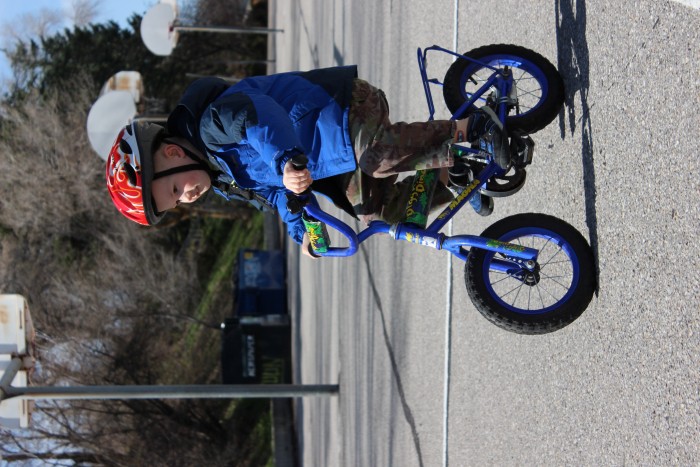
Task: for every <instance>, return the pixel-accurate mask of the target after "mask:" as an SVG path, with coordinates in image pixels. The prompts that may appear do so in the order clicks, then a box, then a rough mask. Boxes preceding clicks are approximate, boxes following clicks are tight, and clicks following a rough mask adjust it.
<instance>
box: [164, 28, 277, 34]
mask: <svg viewBox="0 0 700 467" xmlns="http://www.w3.org/2000/svg"><path fill="white" fill-rule="evenodd" d="M172 29H173V30H175V31H198V32H226V33H236V34H269V33H272V32H284V29H267V28H230V27H218V26H175V27H173V28H172Z"/></svg>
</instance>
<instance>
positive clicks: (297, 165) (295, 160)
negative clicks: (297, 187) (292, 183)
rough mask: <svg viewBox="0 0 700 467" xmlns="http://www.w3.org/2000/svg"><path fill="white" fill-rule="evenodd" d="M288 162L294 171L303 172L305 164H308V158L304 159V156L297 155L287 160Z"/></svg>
mask: <svg viewBox="0 0 700 467" xmlns="http://www.w3.org/2000/svg"><path fill="white" fill-rule="evenodd" d="M289 162H291V163H292V166H293V167H294V170H304V169H305V168H306V164H308V163H309V158H308V157H306V155H305V154H297V155H296V156H294V157H292V158H291V159H289Z"/></svg>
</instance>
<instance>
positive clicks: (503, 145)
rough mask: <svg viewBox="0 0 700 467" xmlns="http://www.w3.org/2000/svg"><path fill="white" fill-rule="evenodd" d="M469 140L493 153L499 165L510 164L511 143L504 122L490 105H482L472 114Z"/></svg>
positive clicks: (502, 166)
mask: <svg viewBox="0 0 700 467" xmlns="http://www.w3.org/2000/svg"><path fill="white" fill-rule="evenodd" d="M467 141H469V142H475V141H478V142H479V148H480V149H482V150H484V151H487V152H490V153H491V154H493V159H494V161H496V164H498V166H499V167H501V168H502V169H503V170H506V169H507V168H508V166H509V165H510V145H509V144H508V135H507V134H506V132H505V131H504V130H503V124H502V123H501V121H500V120H499V119H498V117H497V116H496V113H495V112H494V111H493V110H492V109H491V108H490V107H482V108H481V109H479V110H478V111H477V112H475V113H473V114H472V115H471V120H470V122H469V127H468V129H467Z"/></svg>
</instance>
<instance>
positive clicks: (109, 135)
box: [87, 91, 136, 161]
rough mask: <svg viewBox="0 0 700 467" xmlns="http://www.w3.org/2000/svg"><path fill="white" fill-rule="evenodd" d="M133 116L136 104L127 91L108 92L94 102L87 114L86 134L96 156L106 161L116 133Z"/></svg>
mask: <svg viewBox="0 0 700 467" xmlns="http://www.w3.org/2000/svg"><path fill="white" fill-rule="evenodd" d="M135 115H136V104H135V103H134V97H133V96H132V94H131V93H130V92H129V91H110V92H108V93H106V94H104V95H103V96H101V97H100V98H99V99H97V101H95V103H94V104H93V105H92V108H91V109H90V113H88V118H87V133H88V139H89V140H90V145H91V146H92V149H94V150H95V152H96V153H97V155H98V156H100V157H101V158H102V159H103V160H105V161H106V160H107V156H108V155H109V151H110V149H112V144H114V140H115V138H116V137H117V133H119V130H121V128H122V127H123V126H125V125H126V124H127V123H129V122H130V121H131V119H132V118H134V116H135Z"/></svg>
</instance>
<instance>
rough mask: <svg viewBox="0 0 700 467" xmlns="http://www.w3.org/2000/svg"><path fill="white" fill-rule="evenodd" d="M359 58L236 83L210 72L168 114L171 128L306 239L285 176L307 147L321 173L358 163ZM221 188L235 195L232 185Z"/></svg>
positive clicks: (222, 178)
mask: <svg viewBox="0 0 700 467" xmlns="http://www.w3.org/2000/svg"><path fill="white" fill-rule="evenodd" d="M355 77H357V68H356V67H355V66H348V67H335V68H326V69H319V70H313V71H309V72H293V73H281V74H276V75H270V76H256V77H252V78H246V79H244V80H242V81H240V82H239V83H237V84H235V85H233V86H230V85H229V84H227V83H226V82H225V81H223V80H221V79H218V78H202V79H199V80H197V81H195V82H193V83H192V84H191V85H190V86H189V87H188V88H187V90H186V91H185V93H184V95H183V96H182V98H181V100H180V102H179V103H178V105H177V107H176V108H175V110H174V111H173V112H172V113H171V114H170V117H169V118H168V131H169V132H170V133H171V134H174V135H178V136H182V137H185V138H186V139H188V140H189V141H190V142H191V143H192V144H194V145H195V146H196V147H197V148H199V150H200V151H202V153H203V154H206V155H207V157H208V158H209V162H210V163H211V164H212V165H213V166H214V167H215V169H216V170H217V171H218V172H220V174H219V175H218V178H217V182H218V184H221V183H223V184H230V183H232V182H235V184H237V185H238V186H239V187H241V188H244V189H251V190H253V191H254V192H255V193H256V194H258V195H260V196H262V197H263V198H264V199H265V200H267V202H266V204H268V205H270V206H274V207H276V208H277V210H278V212H279V214H280V216H281V217H282V219H283V220H284V222H286V223H287V228H288V232H289V235H290V236H291V237H292V238H293V239H294V240H295V241H296V242H298V243H300V242H301V240H302V236H303V234H304V232H305V230H304V226H303V223H302V222H301V216H300V215H299V214H291V213H289V212H288V211H287V200H286V197H285V193H286V192H287V190H286V189H285V188H284V186H283V184H282V171H283V168H284V165H285V164H286V162H287V161H288V160H289V158H291V157H292V156H294V155H296V154H300V153H303V154H306V156H307V157H308V159H309V163H308V169H309V171H310V172H311V176H312V177H313V178H314V180H317V179H323V178H328V177H332V176H334V175H339V174H344V173H347V172H351V171H354V170H355V168H356V162H355V154H354V151H353V147H352V142H351V140H350V132H349V128H348V111H349V107H350V99H351V97H352V82H353V79H354V78H355ZM214 190H215V191H216V192H217V193H218V194H220V195H222V196H224V197H227V198H230V197H231V196H228V195H227V193H226V192H225V191H223V190H221V189H219V188H217V187H216V185H215V188H214Z"/></svg>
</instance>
